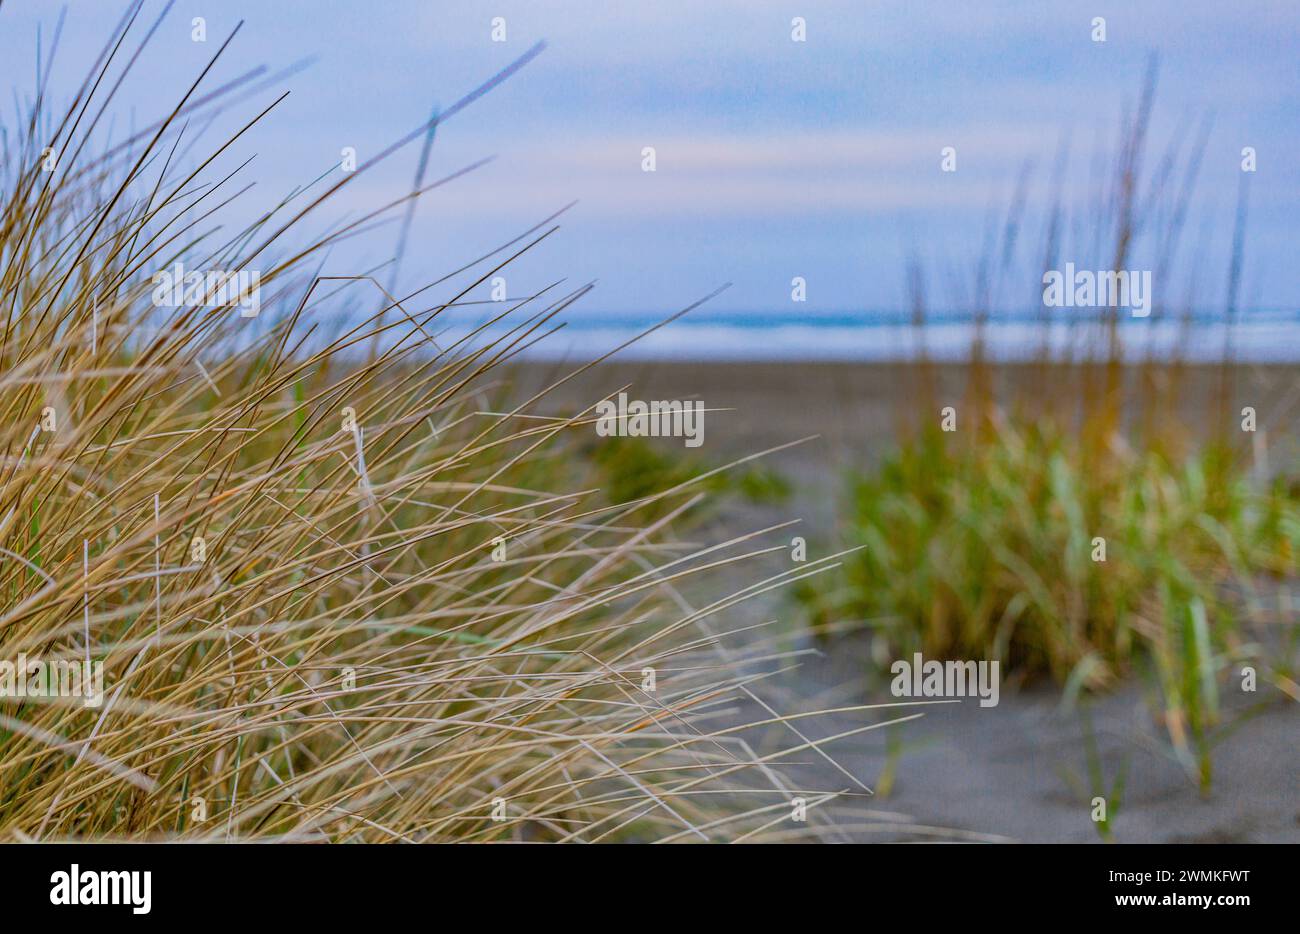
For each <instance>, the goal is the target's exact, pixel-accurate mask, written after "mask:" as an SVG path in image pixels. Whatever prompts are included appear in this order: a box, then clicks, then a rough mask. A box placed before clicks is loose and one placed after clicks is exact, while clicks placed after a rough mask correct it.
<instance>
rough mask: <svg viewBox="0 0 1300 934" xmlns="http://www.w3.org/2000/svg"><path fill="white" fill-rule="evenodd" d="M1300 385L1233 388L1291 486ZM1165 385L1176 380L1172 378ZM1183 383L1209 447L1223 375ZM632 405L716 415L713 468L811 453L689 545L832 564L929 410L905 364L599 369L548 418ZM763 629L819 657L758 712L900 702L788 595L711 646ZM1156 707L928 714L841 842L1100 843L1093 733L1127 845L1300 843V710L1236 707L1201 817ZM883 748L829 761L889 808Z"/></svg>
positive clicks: (1183, 405)
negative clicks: (903, 433) (849, 527)
mask: <svg viewBox="0 0 1300 934" xmlns="http://www.w3.org/2000/svg"><path fill="white" fill-rule="evenodd" d="M572 369H573V367H569V368H567V369H566V368H564V367H561V366H547V367H538V366H533V367H527V368H520V369H518V370H517V371H516V372H515V374H513V376H512V381H513V382H514V383H515V385H516V386H518V387H519V388H521V389H522V388H524V387H535V386H538V385H542V384H543V383H544V382H550V381H553V380H555V379H557V378H559V377H561V376H563V375H565V374H567V373H569V372H571V370H572ZM1298 375H1300V368H1297V367H1294V366H1251V367H1238V368H1236V369H1235V370H1233V371H1232V372H1231V373H1229V379H1230V385H1231V386H1232V387H1233V393H1234V402H1233V406H1234V408H1233V409H1231V411H1236V410H1239V409H1240V407H1241V406H1242V405H1247V404H1249V405H1252V406H1254V407H1255V408H1256V409H1257V411H1258V412H1259V413H1266V414H1261V421H1262V422H1266V423H1267V428H1268V429H1269V432H1268V435H1267V437H1268V446H1269V455H1270V456H1269V469H1270V471H1271V472H1275V473H1276V472H1283V473H1294V472H1295V470H1296V464H1297V460H1296V453H1295V446H1294V441H1295V438H1296V437H1297V432H1296V427H1297V420H1296V419H1297V413H1298V412H1300V405H1298V404H1297V402H1298V401H1300V400H1297V399H1296V395H1295V394H1296V390H1297V385H1298V384H1297V376H1298ZM1050 377H1051V378H1055V379H1058V380H1060V379H1063V380H1066V381H1076V382H1077V381H1078V380H1079V379H1080V378H1081V377H1082V374H1081V373H1080V372H1079V371H1078V370H1077V369H1076V370H1073V371H1065V372H1063V373H1054V374H1050ZM1039 378H1041V374H1035V373H1034V372H1033V370H1032V368H1030V367H1027V366H1017V367H1002V368H1000V369H999V370H998V371H997V372H996V374H995V383H996V385H997V387H998V389H997V391H998V393H999V394H1000V397H1001V398H1002V399H1004V400H1005V402H1006V403H1007V404H1008V405H1014V404H1016V403H1017V402H1020V403H1024V402H1026V401H1027V400H1028V399H1029V394H1030V393H1031V392H1032V389H1033V387H1034V386H1035V385H1036V384H1035V382H1034V381H1035V380H1036V379H1039ZM1125 378H1126V384H1127V387H1128V388H1127V389H1126V392H1128V393H1129V394H1130V395H1131V394H1132V393H1134V392H1140V391H1142V387H1141V385H1140V383H1141V380H1140V379H1139V375H1138V374H1137V373H1136V372H1134V371H1132V370H1130V371H1129V372H1128V373H1127V374H1126V377H1125ZM1160 378H1162V379H1163V378H1173V377H1172V375H1171V374H1168V373H1165V374H1163V375H1162V376H1161V377H1160ZM1178 378H1179V379H1180V380H1181V384H1182V386H1183V391H1182V392H1181V394H1180V395H1179V397H1178V403H1179V404H1178V405H1177V407H1176V411H1177V417H1179V418H1180V419H1182V420H1184V422H1185V423H1186V425H1187V429H1188V431H1191V432H1195V431H1198V430H1203V429H1205V428H1206V426H1207V422H1208V420H1209V418H1210V414H1209V411H1208V410H1209V405H1208V400H1209V399H1210V398H1211V397H1212V396H1213V395H1214V391H1215V387H1216V386H1217V385H1218V381H1220V380H1222V379H1223V378H1224V374H1223V371H1222V370H1221V369H1220V368H1219V367H1196V368H1188V369H1187V370H1186V371H1185V372H1184V373H1183V374H1181V376H1180V377H1178ZM935 379H936V381H937V385H938V386H939V387H940V398H941V400H942V401H943V402H944V404H949V400H952V404H955V405H960V400H961V399H962V397H963V394H964V392H965V390H966V387H967V381H968V379H969V371H968V369H967V368H966V367H964V366H943V367H939V368H938V369H937V372H936V374H935ZM625 386H627V387H628V393H629V395H630V396H632V397H633V398H640V399H647V400H648V399H700V400H703V401H704V402H705V403H706V406H707V408H708V410H709V414H708V416H707V420H706V424H707V428H706V430H705V443H704V445H703V447H702V449H701V450H700V451H699V452H692V453H696V454H700V455H702V456H704V457H706V458H707V459H708V460H709V461H710V462H719V463H721V462H726V461H727V460H729V459H733V458H738V457H743V456H746V455H749V454H753V453H755V452H758V451H761V450H764V449H767V448H774V447H779V446H781V445H785V444H788V443H789V442H791V441H795V440H798V439H801V438H805V437H808V436H816V437H813V438H811V439H810V440H808V441H805V442H804V443H802V444H799V445H796V446H793V447H787V448H784V449H783V450H780V451H777V452H776V453H773V454H771V455H769V456H768V458H767V461H768V462H769V463H770V464H771V466H773V467H774V468H776V469H777V470H778V471H780V472H781V473H782V474H783V475H784V476H785V477H786V478H787V479H788V480H789V481H790V482H791V484H792V487H793V495H792V497H791V499H790V500H789V501H787V502H785V503H783V504H780V505H774V506H761V507H759V506H754V505H752V504H748V503H733V504H732V505H731V506H729V507H728V508H727V509H724V510H723V511H722V513H721V514H720V515H719V516H718V517H717V519H716V520H714V521H711V522H710V523H709V524H708V525H707V526H706V527H705V528H704V529H702V530H700V534H699V535H697V536H695V537H693V540H694V541H702V540H704V539H705V538H707V540H709V541H720V540H723V539H724V538H725V537H726V536H728V535H738V534H742V533H744V532H749V531H753V530H755V529H760V528H763V527H766V526H770V525H774V524H776V523H779V522H783V521H787V520H789V519H792V518H794V519H799V520H800V525H799V526H797V527H796V531H790V530H787V531H786V532H784V533H782V534H784V535H785V536H786V537H788V536H789V535H791V534H799V535H803V536H806V537H807V539H808V541H809V543H810V549H814V550H815V549H826V550H830V549H833V548H834V547H836V545H837V528H836V520H837V514H838V496H839V495H840V481H841V478H842V475H843V473H844V471H845V470H846V469H848V468H850V467H857V468H862V467H865V466H868V465H870V464H872V463H873V462H874V461H875V460H876V459H877V458H878V457H879V456H880V455H881V453H882V452H883V451H884V450H887V448H888V446H889V444H890V443H891V440H892V439H893V438H894V437H895V433H896V432H897V431H898V430H900V429H901V428H905V427H907V420H908V419H909V418H912V417H914V416H912V415H911V412H913V411H914V410H915V407H914V406H911V407H909V405H907V403H909V402H912V401H914V398H913V396H912V394H914V393H916V392H918V391H919V389H918V386H919V374H918V373H917V371H916V368H915V367H913V366H909V365H902V364H899V365H880V364H871V365H867V364H864V365H852V364H792V363H780V364H763V363H745V364H732V363H727V364H707V365H705V364H680V363H679V364H673V363H630V364H620V365H605V366H601V367H597V368H595V369H594V370H591V371H588V372H586V373H584V374H582V375H581V376H580V377H578V378H576V379H574V380H572V381H570V382H568V383H566V384H565V385H564V386H562V387H560V389H559V390H558V391H557V392H556V393H555V394H553V395H551V396H548V397H547V399H546V400H544V401H543V402H542V403H541V404H540V405H539V406H538V408H537V410H538V411H539V412H547V413H559V412H566V411H572V410H574V409H577V408H581V407H582V406H583V405H588V404H590V403H591V402H592V401H594V400H595V399H596V398H598V397H599V396H601V395H602V394H605V393H611V392H616V391H618V390H619V389H621V388H623V387H625ZM714 409H725V410H726V411H720V412H714V411H713V410H714ZM936 417H937V413H936ZM1171 417H1173V416H1171ZM653 443H655V444H656V445H662V446H663V448H664V450H672V449H680V448H681V441H680V440H679V439H672V438H659V439H654V441H653ZM823 553H824V552H823ZM778 567H779V565H778V564H776V563H770V564H767V565H762V564H761V563H751V564H750V565H743V566H738V567H733V568H731V569H729V570H728V571H727V573H725V574H722V575H718V576H715V577H713V578H711V579H709V580H708V581H707V582H704V581H701V582H697V584H696V585H695V587H694V588H693V590H692V594H693V595H694V596H696V597H697V598H698V599H700V600H704V599H706V598H707V597H709V596H713V597H715V598H716V597H717V596H720V595H722V594H724V593H727V592H731V591H732V590H735V589H738V588H740V587H743V586H746V585H747V584H749V583H752V582H753V581H754V580H758V579H760V578H761V577H762V576H765V575H766V574H768V573H772V572H774V571H775V570H776V569H777V568H778ZM834 573H836V572H834V571H832V572H830V574H829V575H827V576H828V577H829V576H830V575H833V574H834ZM760 623H772V624H774V626H775V628H777V629H779V630H780V631H781V632H783V633H785V635H786V638H787V640H788V644H789V645H790V646H793V647H795V648H802V649H805V650H809V651H811V652H813V653H815V654H812V655H808V656H805V657H804V658H803V660H802V662H801V664H800V665H799V667H798V669H797V670H796V671H793V672H789V673H785V674H783V675H781V676H779V677H778V678H775V679H773V680H771V681H768V682H764V684H763V686H762V688H761V689H760V694H761V696H762V697H763V699H764V700H765V701H766V702H767V703H769V704H771V705H772V706H773V707H775V708H777V709H780V710H782V711H783V712H787V713H789V712H796V711H810V710H819V709H827V708H833V707H843V706H850V705H855V704H886V703H889V702H891V701H892V700H893V698H892V697H891V695H890V693H889V691H888V682H887V680H886V679H882V678H881V677H879V673H878V672H879V669H878V666H877V665H876V664H875V663H873V662H872V660H871V654H872V651H871V650H872V646H871V643H870V637H869V636H867V635H865V634H861V633H859V634H853V635H848V636H844V637H840V638H836V639H833V640H830V641H815V640H811V639H808V638H807V637H801V636H800V634H799V632H800V622H799V608H798V607H797V606H795V605H794V604H793V603H791V602H790V601H788V600H786V599H784V598H783V597H782V596H781V595H780V594H777V593H772V594H766V595H764V596H763V597H761V598H760V599H758V600H752V601H747V602H746V603H744V604H742V605H741V606H739V607H737V608H736V609H735V610H734V611H732V612H731V613H730V615H728V616H727V617H726V618H725V619H722V620H718V621H715V623H714V628H715V629H720V628H723V627H733V626H734V627H736V628H739V627H740V626H743V625H757V624H760ZM724 641H725V640H724ZM742 641H743V640H742ZM732 644H733V645H736V644H740V643H732ZM1152 690H1153V689H1152V687H1151V686H1150V685H1149V684H1147V683H1144V682H1143V681H1142V680H1140V679H1131V680H1130V681H1129V682H1127V683H1125V684H1123V685H1122V686H1120V687H1119V688H1118V689H1117V690H1114V691H1112V692H1109V693H1106V694H1103V695H1099V696H1095V697H1091V698H1089V699H1087V700H1086V701H1085V705H1084V708H1081V707H1079V706H1073V707H1071V706H1067V705H1064V704H1063V703H1062V697H1061V693H1060V691H1059V690H1058V689H1056V688H1055V687H1053V686H1052V685H1050V684H1046V683H1042V682H1039V683H1036V684H1032V685H1028V686H1025V685H1022V684H1020V683H1019V682H1018V681H1017V680H1016V679H1015V678H1014V677H1013V678H1010V679H1008V681H1007V683H1006V684H1005V685H1004V690H1003V694H1002V698H1001V702H1000V703H999V705H998V706H997V707H996V708H992V709H982V708H981V707H980V706H979V705H978V704H977V703H975V702H973V701H971V700H967V701H964V702H960V703H954V704H945V705H941V706H934V707H931V708H929V709H927V710H926V711H925V714H924V716H923V717H921V718H920V719H917V720H913V721H910V722H908V723H905V724H902V725H901V726H899V727H894V728H892V729H893V730H895V733H894V736H893V741H894V742H896V743H897V744H898V745H897V749H896V750H895V755H896V764H895V768H896V773H895V775H894V779H893V786H892V789H890V793H889V794H888V795H873V796H869V797H868V796H863V797H851V796H846V797H843V798H840V799H838V800H836V801H835V802H834V803H833V804H830V805H828V807H831V808H833V811H834V814H835V821H836V824H837V825H839V826H840V828H841V830H840V831H837V832H838V833H839V834H840V835H841V836H843V837H844V838H847V839H861V840H871V839H875V840H879V839H893V840H924V839H936V838H937V839H951V838H952V836H953V833H952V832H957V833H958V834H959V835H960V834H968V835H970V838H974V839H1006V840H1016V841H1024V842H1032V841H1038V842H1065V841H1069V842H1097V841H1099V837H1098V834H1097V831H1096V829H1095V827H1094V826H1093V824H1092V823H1091V821H1090V820H1089V817H1088V802H1089V800H1090V791H1089V778H1088V776H1089V772H1088V762H1087V755H1088V749H1089V740H1088V739H1087V737H1088V735H1089V734H1088V731H1087V725H1088V723H1091V731H1092V732H1091V736H1092V737H1093V739H1092V740H1091V742H1092V744H1093V748H1094V749H1095V750H1096V754H1097V756H1098V760H1099V761H1100V763H1101V767H1102V771H1103V774H1104V775H1105V776H1106V777H1107V780H1109V781H1113V780H1114V779H1115V777H1116V776H1117V775H1119V774H1120V773H1121V772H1123V773H1124V774H1125V776H1126V784H1127V790H1126V793H1125V795H1124V801H1123V803H1122V805H1121V807H1120V809H1119V812H1118V815H1117V816H1116V817H1115V819H1114V832H1115V839H1116V840H1117V841H1120V842H1291V843H1294V842H1300V800H1297V798H1296V796H1295V794H1294V789H1295V779H1296V775H1297V774H1300V713H1297V709H1296V706H1295V704H1294V702H1293V701H1290V700H1288V699H1287V698H1285V697H1284V696H1283V695H1282V694H1281V693H1280V692H1278V691H1277V690H1276V689H1271V688H1270V689H1262V690H1261V692H1260V693H1259V694H1256V695H1254V696H1253V697H1252V698H1250V699H1249V700H1242V699H1241V696H1240V695H1238V697H1237V699H1236V700H1232V699H1229V701H1228V703H1227V706H1228V713H1227V715H1226V721H1225V722H1227V723H1230V724H1232V728H1231V729H1230V730H1227V731H1226V737H1225V738H1224V739H1223V740H1222V742H1221V744H1220V745H1219V746H1218V748H1217V749H1216V753H1215V768H1216V774H1215V783H1214V788H1213V790H1212V792H1211V793H1210V795H1209V796H1208V797H1202V796H1201V795H1200V793H1199V792H1198V790H1197V788H1196V785H1195V783H1194V782H1193V781H1192V780H1190V779H1189V777H1188V775H1187V773H1186V771H1185V770H1184V768H1183V766H1182V765H1181V764H1180V763H1179V762H1178V761H1177V760H1176V758H1175V756H1174V754H1173V751H1172V749H1171V748H1170V746H1169V743H1168V740H1167V738H1166V737H1165V736H1164V734H1163V730H1162V727H1161V725H1160V724H1159V723H1158V722H1157V721H1156V719H1155V718H1154V716H1153V713H1152V712H1153V710H1155V709H1156V707H1157V704H1156V701H1155V698H1154V697H1153V696H1152ZM1085 708H1086V709H1085ZM912 712H914V711H911V710H909V711H907V713H909V714H910V713H912ZM732 715H733V716H734V717H735V718H736V721H737V722H742V721H743V720H745V719H761V716H762V711H761V710H759V709H757V707H756V706H752V707H751V705H748V704H745V705H740V706H739V707H737V708H736V709H735V710H734V711H733V713H732ZM898 715H899V714H898V713H897V712H894V713H891V712H889V711H888V710H885V711H881V712H880V713H879V714H871V713H868V714H864V713H860V712H855V713H850V714H843V715H832V716H828V717H814V718H809V719H807V720H803V721H800V729H801V731H802V732H803V733H804V734H805V735H806V736H807V737H809V738H814V737H818V738H819V737H826V736H831V735H833V734H835V733H838V732H843V731H846V730H851V729H854V728H855V727H860V726H862V725H863V724H864V723H870V722H882V721H885V720H889V719H892V718H894V717H896V716H898ZM790 739H791V737H790V735H789V734H788V733H787V734H786V735H784V736H777V735H775V734H772V733H764V732H763V731H755V734H754V736H753V742H754V744H755V746H756V747H758V748H760V749H773V748H778V744H777V741H778V740H781V744H788V742H789V740H790ZM889 742H890V740H889V737H888V731H887V730H884V729H880V730H873V731H868V732H865V733H862V734H860V735H858V736H855V737H852V738H849V739H845V740H839V741H836V742H833V743H831V744H829V745H827V746H826V747H825V749H826V752H827V753H828V755H829V756H831V757H832V758H834V760H835V761H836V762H837V763H839V764H840V765H841V766H843V767H844V770H845V771H846V772H848V773H850V774H851V775H852V776H853V777H854V778H856V779H859V780H861V781H862V783H863V784H865V785H866V786H868V787H871V788H872V789H873V790H875V788H876V786H877V784H878V781H879V780H880V779H881V777H882V774H884V773H886V771H887V765H888V763H889V761H890V754H889V750H890V746H889ZM799 761H800V762H801V763H803V764H802V765H800V766H799V767H797V768H795V769H794V770H793V771H794V774H795V775H797V776H798V777H799V778H800V779H801V780H803V781H806V783H807V789H808V790H810V791H816V790H827V789H830V790H836V791H856V792H859V793H861V789H860V788H854V787H853V782H852V781H851V780H850V779H849V778H848V777H846V775H845V774H844V772H841V771H840V770H838V769H836V768H834V767H833V766H831V765H830V764H829V763H828V762H826V761H825V760H824V759H822V758H820V757H819V756H816V755H813V754H812V753H808V754H807V755H806V756H804V757H800V759H799ZM902 826H905V827H907V828H909V829H900V827H902Z"/></svg>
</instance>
